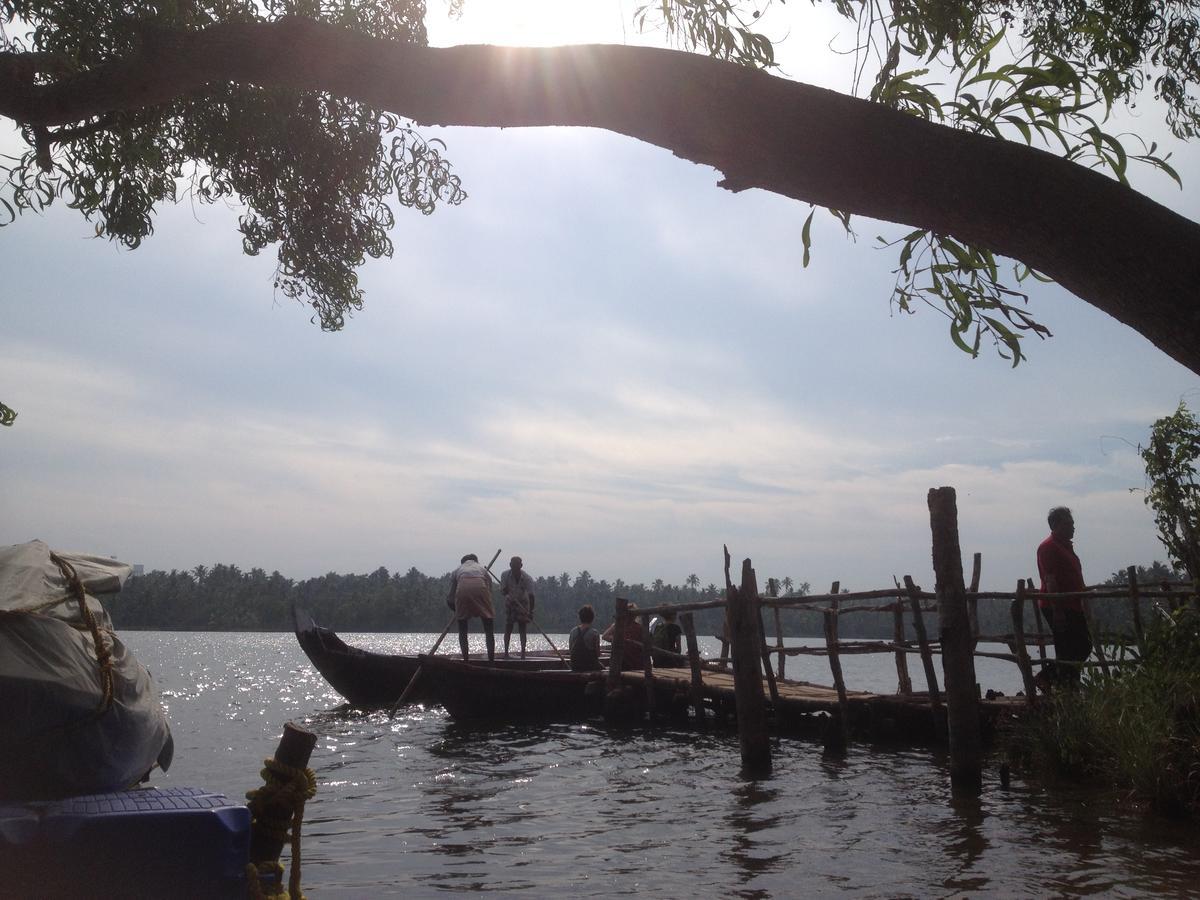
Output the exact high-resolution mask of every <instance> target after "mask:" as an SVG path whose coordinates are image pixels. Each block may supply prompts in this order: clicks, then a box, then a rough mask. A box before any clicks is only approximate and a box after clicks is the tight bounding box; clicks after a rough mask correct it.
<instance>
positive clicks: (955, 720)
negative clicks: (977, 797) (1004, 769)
mask: <svg viewBox="0 0 1200 900" xmlns="http://www.w3.org/2000/svg"><path fill="white" fill-rule="evenodd" d="M927 502H928V505H929V529H930V532H931V534H932V536H933V571H934V574H935V576H936V583H937V596H938V624H939V626H940V631H941V644H942V673H943V674H944V676H945V678H946V705H947V707H948V713H949V715H948V716H947V725H948V732H949V738H950V785H951V788H952V790H956V791H961V792H969V793H972V794H978V793H979V792H980V791H981V790H982V788H983V735H982V733H981V732H980V728H979V707H978V696H979V688H978V686H977V682H976V680H975V658H974V656H973V655H972V651H973V649H974V647H973V644H972V640H971V625H970V622H969V621H968V616H967V602H966V593H967V591H966V587H965V586H964V585H963V574H962V550H961V549H960V545H959V539H958V504H957V500H956V498H955V493H954V488H952V487H940V488H932V489H930V491H929V494H928V497H927Z"/></svg>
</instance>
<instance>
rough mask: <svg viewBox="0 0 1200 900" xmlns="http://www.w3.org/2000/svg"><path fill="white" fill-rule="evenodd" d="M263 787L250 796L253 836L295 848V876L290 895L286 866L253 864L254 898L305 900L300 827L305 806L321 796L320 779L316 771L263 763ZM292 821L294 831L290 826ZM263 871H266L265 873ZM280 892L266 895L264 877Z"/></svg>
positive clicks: (250, 873) (272, 761)
mask: <svg viewBox="0 0 1200 900" xmlns="http://www.w3.org/2000/svg"><path fill="white" fill-rule="evenodd" d="M260 774H261V775H262V779H263V786H262V787H260V788H257V789H256V790H253V791H247V792H246V805H247V806H248V807H250V827H251V830H252V832H253V833H255V834H258V835H262V836H265V837H267V838H270V839H273V840H277V841H279V842H280V843H281V844H283V843H287V842H288V840H289V838H290V840H291V847H292V873H291V877H290V878H289V879H288V887H287V891H284V890H283V887H282V881H283V866H282V865H280V863H279V862H278V861H277V860H265V861H262V862H257V861H255V862H251V863H249V864H247V866H246V874H247V878H248V880H249V883H250V894H251V896H252V897H255V898H260V897H261V898H270V900H275V898H290V900H304V893H303V892H302V891H301V890H300V826H301V824H302V823H303V821H304V804H305V803H306V802H307V801H308V800H310V799H311V798H312V797H313V796H314V795H315V794H316V793H317V776H316V775H315V774H314V773H313V770H312V769H301V768H299V767H298V766H289V765H286V764H284V763H281V762H279V761H278V760H275V759H265V760H263V769H262V772H261V773H260ZM289 819H290V824H291V830H290V833H289V830H288V827H287V824H284V823H288V822H289ZM262 870H266V871H265V872H263V871H262ZM264 874H265V875H267V876H268V880H269V882H270V883H271V884H273V885H278V887H277V888H269V889H268V890H269V892H264V890H263V887H262V882H261V880H260V878H261V876H262V875H264Z"/></svg>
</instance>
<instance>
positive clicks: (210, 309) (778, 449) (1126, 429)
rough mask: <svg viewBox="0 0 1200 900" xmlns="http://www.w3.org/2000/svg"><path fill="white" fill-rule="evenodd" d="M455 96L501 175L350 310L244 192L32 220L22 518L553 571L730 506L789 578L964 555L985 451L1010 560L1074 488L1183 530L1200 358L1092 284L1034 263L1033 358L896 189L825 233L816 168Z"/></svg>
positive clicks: (314, 568)
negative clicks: (939, 263) (788, 185)
mask: <svg viewBox="0 0 1200 900" xmlns="http://www.w3.org/2000/svg"><path fill="white" fill-rule="evenodd" d="M436 6H437V4H436V3H434V4H431V7H436ZM631 8H632V7H631V3H630V2H628V0H627V2H626V3H624V5H623V6H622V4H619V3H612V2H594V3H577V4H563V3H561V2H557V0H556V2H550V0H546V2H541V3H527V4H524V5H523V6H515V7H514V6H506V5H504V4H499V3H484V2H472V0H468V2H467V4H466V8H465V12H464V15H463V17H462V19H461V20H459V21H457V22H452V21H447V20H444V19H443V18H442V16H441V13H440V10H438V9H436V8H435V10H434V12H433V13H432V14H431V22H430V24H431V40H432V42H434V43H437V44H454V43H469V42H483V41H487V42H493V43H510V44H523V43H554V42H570V41H582V40H602V41H622V40H633V39H634V38H635V35H633V33H632V28H631V27H630V26H629V25H628V22H629V20H630V13H631ZM786 9H787V10H789V11H791V10H793V7H792V5H789V6H788V7H786ZM795 12H801V10H795ZM802 12H803V13H804V14H805V16H806V18H805V19H804V21H803V25H804V27H803V28H801V27H799V26H796V27H792V28H791V29H790V31H788V32H786V40H785V42H784V43H783V44H782V57H783V60H784V64H785V67H786V69H787V74H788V75H789V76H790V77H795V78H799V79H801V80H807V81H813V82H817V83H821V84H825V85H827V86H831V87H841V88H843V89H844V88H845V84H846V77H847V72H848V69H849V60H848V59H847V58H845V57H839V56H836V55H834V54H832V53H830V52H829V50H828V49H827V48H826V45H827V44H828V42H829V41H830V39H831V38H832V37H834V34H833V32H832V31H831V30H830V23H831V22H832V21H833V20H832V19H830V18H829V17H828V16H827V15H824V14H816V13H813V14H810V13H809V11H808V10H807V9H804V10H802ZM489 16H492V17H494V18H489ZM564 16H568V17H567V18H565V17H564ZM839 27H842V26H839ZM779 28H780V30H779V31H777V32H776V33H773V36H774V37H785V32H784V31H783V30H782V26H779ZM843 30H844V27H843ZM1142 106H1143V107H1146V106H1147V105H1146V104H1143V105H1142ZM1142 115H1143V116H1144V118H1143V119H1141V120H1138V121H1134V122H1131V123H1130V125H1131V127H1137V128H1139V129H1142V130H1145V129H1146V128H1147V127H1150V128H1153V127H1154V125H1155V124H1156V120H1155V118H1154V117H1153V115H1152V113H1151V112H1150V111H1149V110H1148V108H1147V109H1146V111H1145V112H1143V113H1142ZM423 133H424V134H425V135H426V136H427V137H440V138H442V139H443V140H445V141H446V143H447V145H448V150H447V153H448V155H449V156H450V158H451V159H452V160H453V163H454V166H455V170H456V172H457V173H458V174H459V175H460V176H461V177H462V179H463V183H464V187H465V188H466V190H467V191H468V193H469V195H470V196H469V199H468V200H467V202H466V203H465V204H463V205H462V206H461V207H458V208H454V209H443V210H439V211H438V212H437V213H435V214H434V215H433V216H432V217H429V218H426V217H422V216H420V215H418V214H400V215H399V216H398V219H399V222H398V225H397V227H396V229H395V232H394V234H393V237H394V239H395V242H396V245H397V250H396V254H395V257H394V258H393V259H391V260H384V261H380V262H375V263H371V264H369V265H368V266H366V268H365V269H364V271H363V273H362V275H363V284H364V286H365V288H366V291H367V299H366V307H365V309H364V310H363V312H362V313H360V314H358V315H356V316H355V317H354V318H353V319H351V320H350V321H349V323H348V324H347V327H346V328H345V330H344V331H343V332H341V333H338V334H324V333H322V332H321V331H320V330H319V329H318V328H317V327H316V326H315V325H313V324H311V323H310V322H309V315H308V313H307V312H306V309H305V308H304V307H301V306H299V305H298V304H295V303H292V302H290V301H287V300H285V299H283V298H275V297H273V294H272V289H271V276H272V272H273V268H274V261H273V260H274V257H273V254H272V253H269V252H268V253H264V254H263V256H262V257H260V258H258V259H250V258H247V257H245V256H243V255H242V254H241V252H240V238H239V236H238V234H237V233H236V231H235V228H234V225H235V222H236V216H237V210H235V209H231V208H226V207H215V208H214V207H201V206H197V207H192V206H189V205H184V206H180V207H176V208H167V209H164V210H163V211H162V213H161V215H160V216H159V219H158V221H157V225H156V229H157V230H156V234H155V235H154V237H153V238H152V239H151V240H149V241H147V242H146V243H145V244H144V245H143V246H142V248H140V249H139V250H137V251H135V252H132V253H131V252H126V251H121V250H119V249H117V248H116V247H114V246H112V245H110V244H107V243H104V242H100V241H96V240H92V239H89V234H90V233H91V227H90V226H89V225H88V224H87V223H86V222H84V221H82V219H81V218H80V217H78V216H77V215H75V214H73V213H72V212H71V211H70V210H67V209H65V208H61V207H60V208H58V209H56V210H54V211H53V212H52V213H50V214H48V215H46V216H44V217H36V216H27V217H25V218H24V219H23V220H21V221H19V222H18V223H17V224H16V225H15V226H13V227H9V228H5V229H3V230H2V231H0V254H2V256H0V260H2V261H3V264H4V270H5V275H6V278H5V289H4V290H5V303H4V309H5V327H4V329H3V331H2V332H0V399H3V400H4V401H5V402H6V403H8V404H10V405H12V406H14V407H16V408H17V409H18V411H19V412H20V417H19V419H18V420H17V424H16V425H15V426H14V427H13V428H11V429H3V430H0V543H14V542H18V541H24V540H29V539H31V538H34V537H38V538H42V539H44V540H46V541H48V542H49V543H50V544H51V545H53V546H56V547H60V548H63V549H73V550H87V551H94V552H103V553H109V554H112V555H115V556H118V557H120V558H122V559H124V560H126V561H129V562H135V563H142V564H144V565H146V566H147V567H154V568H190V567H192V566H194V565H196V564H198V563H203V564H206V565H211V564H213V563H216V562H228V563H236V564H237V565H240V566H242V567H244V568H249V567H251V566H261V567H263V568H265V569H267V570H268V571H270V570H273V569H278V570H279V571H281V572H283V573H284V574H285V575H288V576H292V577H306V576H309V575H314V574H320V573H323V572H326V571H330V570H336V571H342V572H348V571H353V572H366V571H370V570H373V569H375V568H377V567H379V566H381V565H382V566H386V567H388V568H389V569H392V570H396V569H399V570H405V569H407V568H408V567H409V566H414V565H415V566H416V567H418V568H419V569H421V570H422V571H425V572H428V573H435V574H436V573H441V572H445V571H448V570H449V569H450V568H452V566H453V565H454V564H455V563H456V562H457V560H458V558H459V557H460V556H461V555H462V554H463V553H466V552H471V551H473V552H476V553H479V554H480V555H485V554H486V556H490V555H491V554H492V552H493V551H494V550H495V549H496V548H498V547H499V548H503V551H504V557H503V558H507V557H508V556H509V555H510V554H513V553H519V554H521V555H522V556H524V557H525V560H526V568H527V569H528V570H529V571H530V572H532V573H533V574H534V575H539V574H552V573H558V572H564V571H565V572H569V573H571V574H572V575H574V574H576V573H578V572H579V571H580V570H583V569H587V570H588V571H590V572H591V574H592V575H593V576H594V577H596V578H608V579H609V580H613V579H616V578H624V579H625V580H626V581H639V580H645V581H647V582H649V581H651V580H653V579H654V578H658V577H661V578H664V579H665V580H667V581H669V582H675V583H678V582H681V581H683V579H684V578H686V577H687V576H688V575H689V574H690V573H693V572H694V573H696V574H698V575H699V576H700V578H701V579H702V581H703V582H705V583H707V582H710V581H712V582H720V581H721V579H722V575H721V545H722V543H728V544H729V547H730V551H731V552H732V553H733V555H734V557H735V558H737V559H740V558H742V557H745V556H749V557H751V558H753V560H754V563H755V566H756V568H757V570H758V574H759V576H760V580H765V579H766V578H767V577H768V576H775V577H783V576H785V575H790V576H791V577H793V578H795V579H796V580H798V581H802V580H806V581H810V582H812V584H813V586H814V587H815V588H824V587H827V586H828V583H829V582H830V581H831V580H833V579H840V580H841V582H842V585H843V586H844V587H848V588H851V589H866V588H874V587H883V586H885V585H889V584H890V583H891V579H892V576H893V575H904V574H906V573H907V574H912V575H913V576H914V577H915V578H916V579H917V581H918V582H920V583H923V584H927V585H929V586H932V575H931V572H930V549H929V521H928V512H927V510H926V506H925V496H926V492H927V490H928V489H929V488H931V487H935V486H939V485H953V486H954V487H956V488H957V490H958V500H959V511H960V517H961V518H960V528H961V534H962V540H963V550H964V553H965V554H968V555H969V554H970V553H971V552H972V551H981V552H982V553H983V556H984V567H983V572H984V578H983V582H984V585H985V586H988V587H991V588H993V589H1007V588H1011V586H1012V584H1013V583H1014V581H1015V579H1016V578H1018V577H1021V576H1027V575H1032V574H1034V559H1033V551H1034V548H1035V546H1036V544H1037V542H1038V541H1039V540H1040V539H1041V538H1042V537H1043V536H1044V534H1045V532H1046V525H1045V513H1046V510H1047V509H1048V508H1049V507H1050V506H1051V505H1054V504H1059V503H1062V504H1067V505H1069V506H1071V507H1072V508H1073V509H1074V510H1075V514H1076V521H1077V523H1078V532H1077V537H1076V543H1077V547H1078V549H1079V551H1080V555H1081V558H1082V560H1083V563H1084V570H1085V575H1086V576H1087V577H1088V579H1089V580H1099V579H1101V578H1103V577H1105V576H1107V575H1108V574H1109V573H1110V572H1112V571H1113V570H1115V569H1117V568H1119V567H1123V566H1125V565H1128V564H1130V563H1134V562H1137V563H1149V562H1150V561H1151V560H1152V559H1154V558H1162V557H1163V556H1164V553H1163V551H1162V549H1161V547H1160V545H1159V544H1158V542H1157V540H1156V538H1155V536H1154V529H1153V522H1152V518H1151V515H1150V513H1149V511H1148V510H1146V508H1145V507H1144V504H1143V502H1142V495H1141V494H1140V493H1139V492H1138V489H1140V488H1141V487H1142V486H1143V481H1144V478H1143V473H1142V469H1141V466H1140V465H1139V460H1138V458H1137V455H1136V450H1135V445H1136V444H1137V443H1138V442H1139V441H1144V440H1145V438H1146V435H1147V433H1148V428H1149V426H1150V423H1151V422H1152V421H1153V420H1154V419H1155V418H1156V417H1158V416H1161V415H1164V414H1167V413H1169V412H1171V411H1172V410H1173V409H1174V408H1175V406H1176V404H1177V403H1178V402H1179V400H1180V398H1181V397H1188V398H1190V399H1191V400H1192V401H1193V405H1200V395H1198V394H1197V393H1196V388H1197V386H1198V385H1200V382H1198V381H1197V379H1196V377H1195V376H1194V375H1193V374H1192V373H1190V372H1188V371H1186V370H1185V369H1183V368H1182V367H1181V366H1179V365H1177V364H1176V363H1174V362H1172V361H1171V360H1169V359H1168V358H1167V357H1165V356H1164V355H1163V354H1162V353H1160V352H1159V351H1158V350H1156V349H1155V348H1154V347H1152V346H1151V345H1150V344H1149V343H1148V342H1147V341H1146V340H1144V339H1143V338H1142V337H1141V336H1139V335H1137V334H1136V333H1134V332H1133V331H1131V330H1130V329H1128V328H1126V327H1124V326H1122V325H1119V324H1117V323H1116V322H1115V321H1113V320H1112V319H1110V318H1108V317H1107V316H1106V315H1104V314H1102V313H1099V312H1097V311H1096V310H1094V309H1093V308H1091V307H1090V306H1087V305H1086V304H1084V303H1082V302H1081V301H1079V300H1077V299H1075V298H1073V297H1072V296H1070V295H1069V294H1067V293H1066V292H1065V291H1062V290H1061V289H1058V288H1040V289H1037V290H1034V291H1033V292H1032V293H1033V299H1032V303H1031V306H1032V309H1033V311H1034V313H1035V314H1036V315H1037V317H1038V318H1039V319H1040V320H1041V321H1043V322H1044V323H1045V324H1047V325H1048V326H1049V327H1050V328H1051V330H1052V331H1053V332H1054V335H1055V336H1054V338H1053V339H1051V340H1049V341H1046V342H1037V341H1034V342H1033V343H1031V344H1029V345H1028V347H1027V349H1028V355H1029V357H1030V359H1029V362H1028V363H1027V364H1023V365H1022V366H1020V367H1019V368H1018V369H1016V370H1012V369H1010V368H1009V366H1008V364H1007V363H1006V362H1005V361H1004V360H1001V359H999V358H997V357H995V356H994V355H990V354H986V353H985V354H984V355H982V356H981V358H980V359H978V360H974V361H972V360H971V359H969V358H968V357H967V356H965V355H963V354H962V353H960V352H958V351H957V350H955V349H954V348H953V346H952V345H951V343H950V341H949V339H948V336H947V323H946V320H945V319H944V318H943V317H941V316H940V315H938V314H937V313H935V312H933V311H932V310H927V309H922V310H921V311H920V312H919V313H918V314H917V315H915V316H903V315H893V314H892V313H891V312H890V310H889V307H888V296H889V293H890V288H891V284H892V278H893V276H892V275H891V274H890V270H891V269H892V268H893V267H894V265H895V257H894V255H893V254H889V253H888V252H886V251H879V250H876V249H874V245H875V236H876V235H877V234H884V235H891V236H895V235H896V234H898V233H903V232H902V231H901V230H900V229H898V228H896V227H895V226H888V225H884V224H881V223H876V222H872V221H868V220H857V221H856V230H857V233H858V238H857V240H856V241H851V240H848V239H847V238H846V237H845V236H844V234H843V233H842V231H841V227H840V225H838V224H837V223H836V222H834V221H833V220H832V219H831V218H830V217H828V216H824V217H822V216H820V215H818V217H817V220H816V224H815V226H814V229H813V243H814V248H813V254H814V255H813V262H812V264H811V265H810V267H809V268H808V269H802V267H801V240H800V233H801V226H802V225H803V222H804V219H805V217H806V216H807V214H808V207H807V206H805V205H803V204H799V203H796V202H794V201H789V200H785V199H782V198H779V197H776V196H773V195H770V194H765V193H762V192H758V191H752V192H748V193H745V194H740V195H733V194H730V193H728V192H725V191H722V190H719V189H718V188H716V187H715V184H716V182H717V180H718V177H719V176H718V175H717V173H715V172H714V171H712V170H709V169H705V168H702V167H698V166H695V165H692V164H690V163H685V162H681V161H680V160H678V159H675V158H674V157H672V156H671V155H670V154H669V153H667V152H665V151H662V150H658V149H655V148H652V147H648V146H646V145H642V144H639V143H636V142H634V141H632V140H630V139H627V138H622V137H618V136H615V135H610V134H607V133H604V132H599V131H591V130H564V129H539V130H519V129H510V130H505V131H498V130H486V129H444V130H436V129H428V130H425V131H424V132H423ZM0 141H2V142H3V143H4V145H5V146H7V147H12V146H14V142H13V139H12V137H11V135H6V136H4V137H3V138H2V139H0ZM1166 143H1168V144H1169V142H1166ZM1170 149H1172V150H1174V152H1175V157H1174V158H1173V160H1174V162H1176V164H1177V168H1178V169H1179V170H1180V174H1181V175H1182V176H1183V179H1184V182H1185V189H1184V190H1183V191H1180V190H1179V189H1178V188H1177V187H1175V186H1174V184H1173V183H1172V182H1170V181H1169V180H1168V179H1166V178H1165V177H1163V176H1159V175H1155V174H1154V173H1152V172H1139V173H1137V174H1135V176H1134V178H1135V185H1136V186H1137V187H1139V188H1140V189H1141V190H1143V191H1145V192H1146V193H1148V194H1150V195H1151V196H1153V197H1154V198H1155V199H1158V200H1159V201H1160V202H1163V203H1166V204H1167V205H1169V206H1170V207H1171V208H1173V209H1175V210H1177V211H1179V212H1181V213H1183V214H1184V215H1187V216H1189V217H1190V218H1193V219H1194V218H1197V216H1198V215H1200V187H1198V186H1200V152H1197V149H1196V148H1194V147H1193V148H1184V147H1176V146H1174V145H1171V146H1170Z"/></svg>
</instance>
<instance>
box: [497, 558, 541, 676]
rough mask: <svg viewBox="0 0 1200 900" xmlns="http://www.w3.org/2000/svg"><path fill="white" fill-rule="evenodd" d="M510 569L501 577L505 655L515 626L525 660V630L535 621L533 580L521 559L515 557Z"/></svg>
mask: <svg viewBox="0 0 1200 900" xmlns="http://www.w3.org/2000/svg"><path fill="white" fill-rule="evenodd" d="M508 566H509V567H508V569H507V570H506V571H505V572H504V573H503V574H502V575H501V576H500V593H502V594H503V595H504V655H505V657H507V656H508V643H509V641H510V640H511V639H512V633H513V625H514V624H515V625H516V626H517V630H518V631H519V632H520V635H521V659H524V658H525V629H526V627H527V626H528V625H529V623H530V622H531V621H533V604H534V596H533V579H532V578H530V577H529V573H528V572H525V571H523V567H524V563H523V562H521V557H519V556H514V557H513V558H512V559H511V560H510V561H509V564H508Z"/></svg>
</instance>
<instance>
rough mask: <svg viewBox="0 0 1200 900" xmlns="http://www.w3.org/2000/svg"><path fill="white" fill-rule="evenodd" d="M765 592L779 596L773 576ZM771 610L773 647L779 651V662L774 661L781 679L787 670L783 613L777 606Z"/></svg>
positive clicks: (777, 586)
mask: <svg viewBox="0 0 1200 900" xmlns="http://www.w3.org/2000/svg"><path fill="white" fill-rule="evenodd" d="M767 593H768V594H770V595H771V596H772V597H778V596H779V582H778V581H776V580H775V579H774V578H768V579H767ZM772 612H774V613H775V649H776V650H778V651H779V653H778V657H779V662H778V663H776V668H777V671H778V675H779V680H780V681H783V680H784V678H785V677H786V674H785V673H786V672H787V654H786V653H784V652H783V615H782V613H781V612H780V609H779V607H778V606H777V607H775V609H774V610H772Z"/></svg>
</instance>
